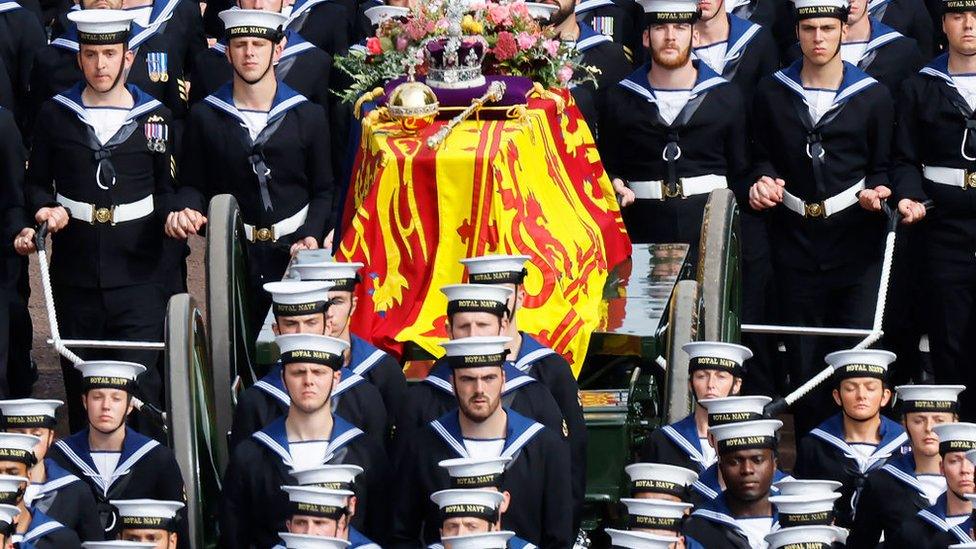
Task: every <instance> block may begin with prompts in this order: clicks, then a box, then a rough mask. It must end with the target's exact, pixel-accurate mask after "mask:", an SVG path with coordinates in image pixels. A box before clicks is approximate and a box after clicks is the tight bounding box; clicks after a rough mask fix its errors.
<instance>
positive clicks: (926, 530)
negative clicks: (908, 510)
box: [885, 423, 976, 549]
mask: <svg viewBox="0 0 976 549" xmlns="http://www.w3.org/2000/svg"><path fill="white" fill-rule="evenodd" d="M934 430H935V432H936V434H937V435H938V437H939V453H940V454H941V455H942V464H941V465H940V469H941V471H942V474H943V475H944V476H945V481H946V491H945V493H944V494H942V495H941V496H939V499H938V500H937V501H936V502H935V504H934V505H931V506H929V507H927V508H925V509H922V510H920V511H918V513H917V514H916V515H915V516H914V517H912V518H910V519H909V520H907V521H905V522H904V523H902V525H901V526H900V527H899V528H898V529H897V530H895V532H894V533H893V534H892V535H891V537H888V536H887V533H886V536H885V546H886V547H887V546H889V545H890V546H891V547H918V548H919V549H935V548H937V547H939V548H941V547H947V546H949V545H951V544H953V543H972V542H973V541H974V540H973V537H972V532H973V530H972V529H973V518H972V513H973V499H976V497H974V494H976V484H974V482H973V471H974V465H973V461H971V459H972V460H976V452H972V449H973V448H976V424H973V423H943V424H940V425H936V426H935V427H934ZM967 454H968V456H971V458H970V457H967Z"/></svg>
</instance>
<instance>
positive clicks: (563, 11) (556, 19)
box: [544, 0, 642, 133]
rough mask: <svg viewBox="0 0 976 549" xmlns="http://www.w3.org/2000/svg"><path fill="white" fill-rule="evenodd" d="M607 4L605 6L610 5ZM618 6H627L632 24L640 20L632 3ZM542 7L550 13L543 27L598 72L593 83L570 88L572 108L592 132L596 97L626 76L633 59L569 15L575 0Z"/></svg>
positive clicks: (552, 1) (551, 1) (610, 39)
mask: <svg viewBox="0 0 976 549" xmlns="http://www.w3.org/2000/svg"><path fill="white" fill-rule="evenodd" d="M590 1H591V2H592V0H590ZM607 4H608V5H609V4H610V2H608V3H607ZM621 5H623V6H628V7H629V9H630V11H631V12H632V13H634V14H635V15H637V17H638V19H636V20H635V22H636V21H640V19H639V17H641V15H642V14H641V10H640V8H639V7H638V5H637V3H636V2H634V1H633V0H627V1H626V3H621ZM546 6H547V7H551V9H553V10H554V11H553V12H552V14H551V15H550V16H549V18H548V20H547V21H544V24H545V26H546V27H548V28H551V29H552V30H553V31H554V32H555V34H556V37H557V38H559V39H560V40H562V41H563V42H565V43H569V44H572V45H573V46H574V49H575V51H576V54H577V55H581V56H582V58H581V59H580V62H581V63H582V64H584V65H589V66H591V67H595V68H596V69H599V71H600V72H599V74H597V75H596V82H595V83H593V82H587V83H584V84H581V85H577V86H574V87H573V88H572V94H573V99H574V100H575V101H576V106H578V107H579V109H580V112H581V113H582V114H583V119H584V120H586V122H587V124H589V125H590V130H593V131H594V133H595V129H596V123H597V112H596V106H597V103H598V101H597V99H596V95H597V94H598V93H602V92H603V90H604V89H606V88H609V87H610V86H613V85H614V84H616V83H617V82H620V81H621V80H622V79H623V78H624V77H626V76H627V75H628V74H630V72H631V71H632V70H633V68H634V67H633V63H632V58H633V56H632V55H631V56H628V55H627V51H626V50H625V48H624V46H622V45H620V44H618V43H616V42H614V41H613V37H612V36H607V35H605V34H602V33H599V32H597V31H595V30H593V27H591V26H590V25H589V24H587V23H586V22H585V21H583V20H582V19H577V18H576V16H575V14H574V13H573V10H574V8H575V7H576V6H577V0H548V2H546ZM610 9H611V10H616V9H617V4H613V7H611V8H610ZM598 17H599V16H598Z"/></svg>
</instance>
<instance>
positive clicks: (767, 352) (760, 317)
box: [739, 206, 787, 397]
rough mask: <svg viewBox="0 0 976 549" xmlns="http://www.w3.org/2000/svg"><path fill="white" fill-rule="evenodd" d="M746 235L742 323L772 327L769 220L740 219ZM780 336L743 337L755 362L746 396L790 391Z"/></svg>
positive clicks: (751, 215)
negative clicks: (778, 349)
mask: <svg viewBox="0 0 976 549" xmlns="http://www.w3.org/2000/svg"><path fill="white" fill-rule="evenodd" d="M739 223H740V229H741V230H740V234H741V235H742V242H741V247H742V322H743V323H745V324H771V323H775V322H776V318H777V315H776V312H775V310H774V309H775V307H774V304H775V303H776V299H775V296H776V291H775V288H776V277H775V276H774V275H773V260H772V253H771V251H770V247H769V233H768V231H767V226H766V216H764V215H763V214H761V213H759V212H756V211H754V210H751V209H748V206H747V207H745V208H743V209H742V210H741V214H740V216H739ZM778 340H779V338H778V336H774V335H767V334H747V333H743V334H742V344H743V345H745V346H746V347H748V348H749V349H750V350H752V355H753V356H752V358H751V359H749V360H748V361H746V363H745V374H744V376H743V380H742V393H743V394H747V395H767V396H770V397H775V396H777V395H782V394H783V393H784V392H785V391H786V389H787V387H786V377H787V376H786V373H785V372H784V371H783V370H782V368H780V367H779V360H780V357H779V353H778V352H777V349H776V342H777V341H778Z"/></svg>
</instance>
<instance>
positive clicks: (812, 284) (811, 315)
mask: <svg viewBox="0 0 976 549" xmlns="http://www.w3.org/2000/svg"><path fill="white" fill-rule="evenodd" d="M880 274H881V261H880V260H876V261H871V262H868V263H861V264H853V265H845V266H843V267H839V268H835V269H829V270H820V271H806V270H801V269H796V268H793V267H790V266H786V265H777V266H776V278H777V282H778V283H779V290H780V303H779V304H780V316H781V318H782V319H783V322H784V323H785V324H787V325H790V326H819V327H831V328H864V329H867V328H870V327H871V322H872V321H873V320H874V307H875V302H876V301H877V296H878V279H879V277H880ZM783 340H784V342H785V344H786V359H787V364H788V368H787V371H788V373H789V376H790V390H793V389H796V388H797V387H799V386H800V385H802V384H804V383H806V381H807V380H809V379H810V378H812V377H813V376H814V375H816V374H817V373H818V372H820V371H821V370H823V368H824V367H825V366H826V363H825V362H824V356H826V355H827V354H828V353H832V352H834V351H840V350H844V349H850V348H851V347H853V346H854V345H856V344H857V343H858V341H859V340H860V338H845V337H828V336H783ZM832 389H833V385H832V384H831V383H830V381H829V380H828V381H825V382H824V383H822V384H821V385H820V386H819V387H817V388H816V389H814V390H813V391H811V392H809V393H807V395H806V396H805V397H803V398H802V399H801V400H799V401H798V402H796V403H794V405H793V417H794V421H795V424H796V437H797V439H799V438H800V437H801V436H803V435H805V434H807V433H808V432H810V430H811V429H813V428H814V427H816V426H817V425H818V424H820V422H822V421H823V420H825V419H827V418H828V417H830V416H831V415H833V414H834V413H836V411H837V405H836V404H834V402H833V398H832V397H831V394H830V393H831V390H832Z"/></svg>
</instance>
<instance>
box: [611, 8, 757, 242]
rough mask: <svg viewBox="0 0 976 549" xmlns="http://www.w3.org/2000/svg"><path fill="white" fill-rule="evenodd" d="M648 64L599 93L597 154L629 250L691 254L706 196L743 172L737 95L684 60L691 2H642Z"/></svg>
mask: <svg viewBox="0 0 976 549" xmlns="http://www.w3.org/2000/svg"><path fill="white" fill-rule="evenodd" d="M643 5H644V10H645V12H646V14H645V15H646V22H647V33H646V34H645V37H646V40H647V42H646V44H645V45H647V46H648V47H649V48H650V52H651V60H650V61H649V62H648V63H646V64H645V65H643V66H642V67H640V68H639V69H637V70H636V71H634V73H633V74H631V75H630V76H628V77H627V78H625V79H624V80H622V81H621V82H620V83H619V84H618V85H616V86H613V87H612V88H610V89H608V90H606V92H605V93H604V95H603V97H602V98H601V100H602V104H601V105H602V106H601V108H600V117H599V126H600V134H599V137H600V139H599V142H598V146H599V150H600V156H601V157H602V158H603V162H604V164H605V166H606V170H607V173H608V174H609V175H610V176H611V177H612V181H613V186H614V189H615V191H616V192H617V194H619V195H620V200H621V205H622V206H623V217H624V223H625V224H626V226H627V232H628V233H629V234H630V238H631V240H632V241H633V242H683V243H688V244H694V247H693V248H692V249H693V250H697V244H698V240H699V234H700V232H701V220H702V214H703V212H704V209H705V202H706V201H707V199H708V194H709V193H710V192H711V191H712V190H715V189H721V188H726V187H735V186H737V185H742V184H743V183H744V181H745V180H746V179H747V175H748V172H749V168H750V166H749V159H748V154H747V149H746V115H745V109H744V104H743V100H742V95H741V94H740V93H739V91H738V88H737V87H735V86H731V85H729V81H728V80H726V79H724V78H722V77H721V76H720V75H719V74H717V73H716V72H715V71H713V70H712V69H711V68H710V67H709V66H708V64H706V63H702V62H701V61H698V60H693V59H692V58H691V48H692V44H693V40H694V37H695V34H696V33H695V30H694V23H695V21H697V20H698V17H699V15H700V13H701V12H700V11H699V10H698V5H697V2H694V1H691V0H644V2H643Z"/></svg>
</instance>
